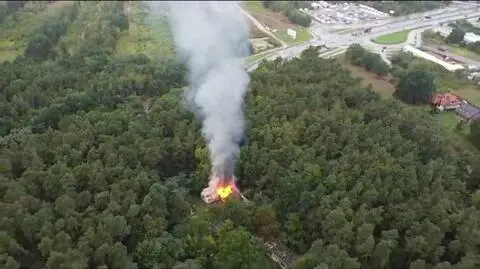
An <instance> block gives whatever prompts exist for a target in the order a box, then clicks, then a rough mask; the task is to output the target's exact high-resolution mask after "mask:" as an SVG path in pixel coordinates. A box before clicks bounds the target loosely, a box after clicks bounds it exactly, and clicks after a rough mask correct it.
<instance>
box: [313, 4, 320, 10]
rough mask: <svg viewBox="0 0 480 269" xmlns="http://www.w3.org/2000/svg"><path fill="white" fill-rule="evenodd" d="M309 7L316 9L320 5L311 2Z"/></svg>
mask: <svg viewBox="0 0 480 269" xmlns="http://www.w3.org/2000/svg"><path fill="white" fill-rule="evenodd" d="M311 7H312V8H313V9H318V8H319V7H320V5H319V4H317V3H312V4H311Z"/></svg>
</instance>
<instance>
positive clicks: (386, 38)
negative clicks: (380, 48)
mask: <svg viewBox="0 0 480 269" xmlns="http://www.w3.org/2000/svg"><path fill="white" fill-rule="evenodd" d="M409 32H410V31H400V32H395V33H391V34H386V35H382V36H379V37H377V38H375V39H374V40H373V42H375V43H377V44H382V45H393V44H400V43H403V42H405V41H407V37H408V33H409Z"/></svg>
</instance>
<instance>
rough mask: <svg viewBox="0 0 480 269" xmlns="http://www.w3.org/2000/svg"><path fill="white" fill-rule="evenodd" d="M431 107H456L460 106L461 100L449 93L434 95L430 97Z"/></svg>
mask: <svg viewBox="0 0 480 269" xmlns="http://www.w3.org/2000/svg"><path fill="white" fill-rule="evenodd" d="M431 102H432V104H433V105H436V106H438V105H441V106H448V105H457V104H461V102H462V101H461V100H460V98H459V97H458V96H456V95H454V94H451V93H440V94H436V95H434V96H433V97H432V100H431Z"/></svg>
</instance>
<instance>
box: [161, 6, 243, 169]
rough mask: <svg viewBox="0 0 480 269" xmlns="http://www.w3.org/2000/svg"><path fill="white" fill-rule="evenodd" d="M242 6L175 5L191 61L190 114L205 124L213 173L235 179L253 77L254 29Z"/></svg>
mask: <svg viewBox="0 0 480 269" xmlns="http://www.w3.org/2000/svg"><path fill="white" fill-rule="evenodd" d="M237 5H238V3H237V2H228V1H225V2H203V1H202V2H191V1H185V2H169V4H168V6H169V9H170V11H169V22H170V28H171V30H172V33H173V38H174V40H175V43H176V46H177V49H178V51H179V52H180V54H181V55H182V56H183V57H184V59H186V61H187V64H188V68H189V77H188V78H189V82H190V83H191V88H190V89H189V90H188V91H187V92H186V94H185V101H186V104H187V108H188V109H190V111H192V112H193V113H195V115H197V117H199V118H200V119H201V120H202V134H203V136H204V137H205V140H206V141H207V143H208V148H209V150H210V159H211V162H212V168H213V173H214V174H215V175H217V176H222V177H224V176H225V177H229V176H231V175H233V170H234V167H235V162H236V160H237V157H238V154H239V151H240V148H239V145H238V141H239V140H240V139H241V138H242V137H243V131H244V116H243V99H244V95H245V93H246V91H247V87H248V83H249V77H248V74H247V73H246V71H245V70H244V69H243V66H242V63H243V60H242V58H243V57H245V56H247V55H248V42H249V41H248V28H247V25H246V24H245V21H244V17H243V15H242V13H241V12H240V10H239V9H238V6H237Z"/></svg>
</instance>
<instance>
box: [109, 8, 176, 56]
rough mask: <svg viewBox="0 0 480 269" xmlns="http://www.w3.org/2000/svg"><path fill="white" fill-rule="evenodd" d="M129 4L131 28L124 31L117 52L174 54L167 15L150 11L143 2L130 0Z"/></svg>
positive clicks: (156, 54)
mask: <svg viewBox="0 0 480 269" xmlns="http://www.w3.org/2000/svg"><path fill="white" fill-rule="evenodd" d="M127 5H128V6H127V8H126V10H127V16H128V19H129V29H128V30H127V31H125V32H124V33H122V36H121V37H120V39H119V40H118V42H117V54H118V55H134V54H138V53H144V54H145V55H147V56H150V57H162V56H168V55H172V54H173V50H174V46H173V43H172V39H171V37H170V33H169V30H168V25H167V21H166V18H165V16H164V15H163V14H160V13H155V12H149V10H148V9H147V7H146V6H144V3H143V2H129V3H128V4H127Z"/></svg>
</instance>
